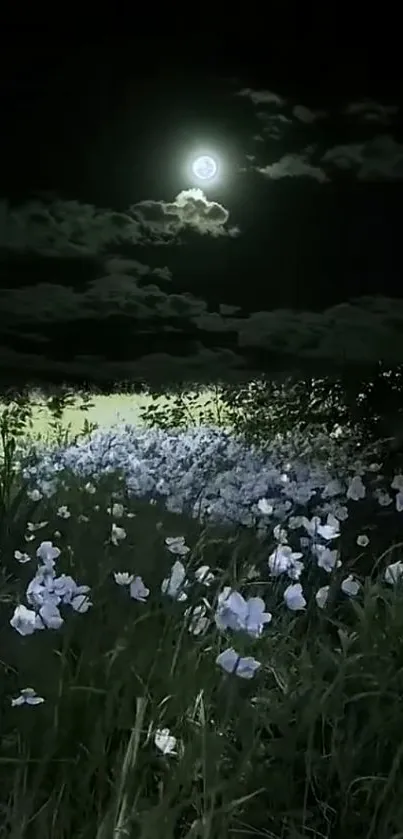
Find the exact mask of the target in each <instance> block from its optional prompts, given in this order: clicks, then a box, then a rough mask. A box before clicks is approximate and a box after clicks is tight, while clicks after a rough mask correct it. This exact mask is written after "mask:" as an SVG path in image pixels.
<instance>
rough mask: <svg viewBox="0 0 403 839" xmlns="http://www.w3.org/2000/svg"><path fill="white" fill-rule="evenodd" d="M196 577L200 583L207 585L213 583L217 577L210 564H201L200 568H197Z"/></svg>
mask: <svg viewBox="0 0 403 839" xmlns="http://www.w3.org/2000/svg"><path fill="white" fill-rule="evenodd" d="M195 577H196V580H197V582H198V583H203V585H205V586H209V585H211V583H213V582H214V579H215V578H214V574H212V573H211V571H210V566H209V565H200V566H199V568H196V571H195Z"/></svg>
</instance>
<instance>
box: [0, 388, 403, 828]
mask: <svg viewBox="0 0 403 839" xmlns="http://www.w3.org/2000/svg"><path fill="white" fill-rule="evenodd" d="M146 399H147V397H125V396H124V395H120V396H118V397H95V398H94V400H93V401H94V402H95V406H94V408H92V409H89V410H88V411H86V412H85V413H84V412H83V411H81V410H80V409H79V406H76V407H73V408H69V409H67V410H66V411H65V412H64V414H63V418H62V420H61V424H62V425H63V426H64V427H65V428H68V429H69V435H70V436H69V439H67V437H66V438H65V440H64V442H63V445H61V443H60V428H58V429H57V428H53V431H52V426H51V422H52V418H51V416H50V415H49V414H48V415H46V412H45V410H44V408H43V406H42V408H41V410H38V409H35V412H34V415H33V418H32V424H31V426H30V427H28V426H27V427H24V428H23V429H22V425H23V423H22V425H20V426H19V425H18V423H17V422H16V420H15V417H16V414H15V415H13V416H14V419H12V418H11V415H9V417H8V421H7V422H8V430H7V422H3V424H2V426H1V428H2V446H3V460H2V465H1V477H0V489H1V512H0V562H1V566H0V568H1V577H0V611H1V629H0V650H1V652H0V667H1V670H2V674H1V715H2V716H1V732H0V742H1V749H0V773H1V778H0V780H1V783H0V790H1V791H0V808H1V818H0V837H1V838H2V837H3V836H4V837H7V839H28V838H29V839H72V837H74V839H123V837H129V838H130V839H160V837H164V839H229V838H230V837H231V839H232V837H234V839H246V837H258V836H261V837H266V839H300V837H310V839H312V837H315V838H317V839H323V838H324V837H326V839H333V837H335V839H341V837H343V839H344V837H349V839H350V837H351V839H355V837H357V839H364V837H365V839H368V837H369V839H399V837H403V831H402V828H401V825H402V823H403V768H402V760H403V747H402V744H401V697H402V695H403V591H402V585H401V582H400V579H401V577H403V562H402V559H403V557H402V552H401V546H402V543H403V540H402V535H403V527H402V524H403V477H402V476H401V475H399V474H394V475H387V476H386V475H383V474H382V470H381V468H380V464H377V463H376V462H375V461H374V459H370V460H369V461H368V462H364V460H363V457H362V455H360V458H361V460H360V458H359V457H358V454H357V453H356V455H355V456H354V454H352V453H351V451H347V442H341V441H339V442H338V443H337V446H336V447H335V443H334V441H330V439H329V441H328V452H329V457H328V459H327V462H326V464H324V463H323V461H321V462H319V461H318V460H317V453H316V450H314V448H312V451H311V453H309V451H308V449H307V447H305V451H304V456H303V458H302V455H301V456H299V457H298V458H297V457H296V455H295V448H292V449H291V448H290V442H289V441H283V442H279V441H276V442H275V441H269V444H268V448H267V445H266V448H265V450H263V449H262V450H261V451H259V450H251V449H249V448H248V447H247V446H246V444H244V443H242V442H241V441H239V440H237V439H235V437H234V436H233V435H232V434H231V433H229V431H228V429H224V428H223V427H221V428H217V429H214V428H211V427H209V428H207V427H197V426H195V425H191V427H189V428H187V429H186V428H182V429H181V430H179V431H177V432H175V433H173V432H172V431H169V430H153V429H149V428H147V426H146V425H145V424H144V423H141V422H140V406H141V405H144V404H145V400H146ZM206 401H207V395H206V396H205V397H202V401H201V405H200V408H201V410H202V409H203V408H205V406H206ZM161 404H162V406H163V408H164V411H166V414H167V417H168V415H169V406H168V403H167V401H166V400H163V401H162V402H161ZM192 404H193V403H192ZM0 413H1V409H0ZM17 413H18V411H17ZM168 418H169V417H168ZM84 419H86V420H87V421H88V422H89V423H92V422H94V423H97V424H98V425H99V429H98V430H97V431H95V432H94V433H93V434H92V435H91V436H89V435H88V434H85V435H83V436H81V437H79V438H78V439H77V440H76V441H75V442H74V438H75V437H76V436H77V435H79V434H80V432H81V430H82V426H83V421H84ZM13 422H14V425H13ZM116 422H118V423H123V424H125V423H128V424H129V426H130V427H127V428H123V427H121V428H120V429H118V430H116V429H112V426H113V425H114V424H115V423H116ZM49 430H50V431H51V434H50V437H51V438H52V434H53V436H54V435H55V434H56V438H58V439H59V445H58V446H56V448H54V447H50V448H48V449H47V448H44V449H42V450H41V452H40V454H37V455H34V454H32V455H31V456H30V457H29V458H28V459H25V454H24V457H21V458H20V460H19V461H16V452H17V448H18V447H17V448H16V447H15V446H13V444H10V441H11V440H12V439H16V440H17V442H19V443H21V442H22V441H23V440H26V439H27V435H29V437H30V439H33V438H38V435H40V436H41V438H42V439H44V438H45V437H47V436H48V433H49ZM87 430H88V429H87ZM265 443H266V444H267V443H268V441H265ZM297 450H298V447H297ZM330 453H331V456H330ZM359 460H360V462H359ZM14 461H15V463H14ZM13 464H14V465H13Z"/></svg>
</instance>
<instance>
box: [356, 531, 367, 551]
mask: <svg viewBox="0 0 403 839" xmlns="http://www.w3.org/2000/svg"><path fill="white" fill-rule="evenodd" d="M357 545H359V546H360V548H366V547H367V545H369V539H368V536H367V535H366V534H365V533H361V534H360V536H357Z"/></svg>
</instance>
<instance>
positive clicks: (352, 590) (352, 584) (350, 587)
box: [341, 574, 361, 597]
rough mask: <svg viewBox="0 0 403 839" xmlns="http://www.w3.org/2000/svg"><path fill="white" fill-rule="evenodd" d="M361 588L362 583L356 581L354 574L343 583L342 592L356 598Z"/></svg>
mask: <svg viewBox="0 0 403 839" xmlns="http://www.w3.org/2000/svg"><path fill="white" fill-rule="evenodd" d="M360 588H361V583H359V582H358V581H357V580H354V577H353V575H352V574H349V575H348V577H346V578H345V580H343V581H342V583H341V590H342V592H344V594H347V595H348V596H349V597H355V596H356V595H357V594H358V592H359V590H360Z"/></svg>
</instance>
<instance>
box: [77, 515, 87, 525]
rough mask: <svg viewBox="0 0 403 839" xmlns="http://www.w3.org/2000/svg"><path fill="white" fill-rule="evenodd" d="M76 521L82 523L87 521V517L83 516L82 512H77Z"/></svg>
mask: <svg viewBox="0 0 403 839" xmlns="http://www.w3.org/2000/svg"><path fill="white" fill-rule="evenodd" d="M77 521H78V522H79V523H80V524H82V523H83V522H89V517H88V516H85V515H84V513H79V514H78V516H77Z"/></svg>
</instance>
